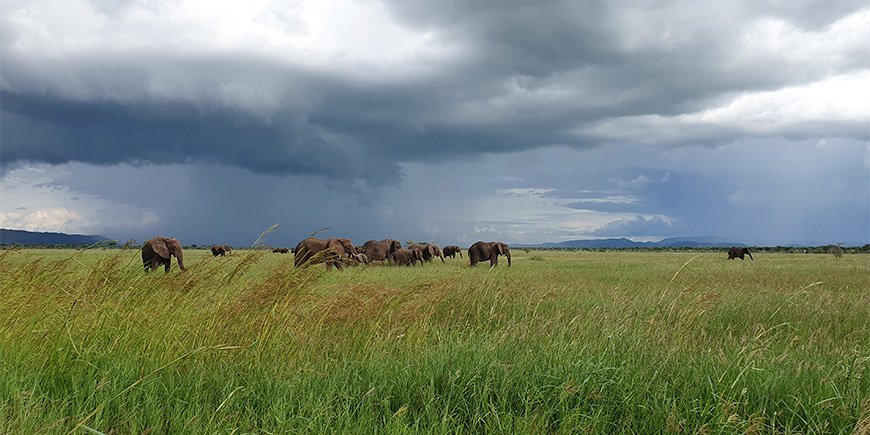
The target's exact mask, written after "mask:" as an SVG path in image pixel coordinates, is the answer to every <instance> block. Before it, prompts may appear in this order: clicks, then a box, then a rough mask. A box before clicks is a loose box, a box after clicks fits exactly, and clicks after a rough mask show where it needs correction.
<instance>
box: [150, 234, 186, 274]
mask: <svg viewBox="0 0 870 435" xmlns="http://www.w3.org/2000/svg"><path fill="white" fill-rule="evenodd" d="M173 255H174V256H175V259H176V260H178V268H179V269H181V270H184V254H183V253H182V252H181V242H179V241H178V239H173V238H171V237H154V238H152V239H151V240H149V241H147V242H145V245H143V246H142V266H144V267H145V272H148V271H150V270H154V269H157V268H158V267H160V265H161V264H162V265H163V271H164V272H165V273H169V265H170V260H171V259H172V256H173Z"/></svg>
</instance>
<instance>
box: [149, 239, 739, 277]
mask: <svg viewBox="0 0 870 435" xmlns="http://www.w3.org/2000/svg"><path fill="white" fill-rule="evenodd" d="M231 251H232V248H231V247H229V246H225V245H213V246H212V247H211V253H212V255H213V256H215V257H217V256H224V255H226V254H228V253H230V252H231ZM467 251H468V261H469V263H470V264H471V266H476V265H477V263H480V262H481V261H486V260H489V265H490V267H495V266H497V265H498V257H499V256H501V255H504V256H505V257H507V262H508V266H510V265H511V251H510V248H508V245H506V244H504V243H502V242H476V243H474V244H473V245H471V246H469V247H468V250H467ZM272 252H276V253H282V254H287V253H290V252H293V253H294V254H295V258H294V261H293V264H294V266H296V267H304V266H308V265H312V264H320V263H324V264H326V267H327V268H332V267H335V268H337V269H342V268H344V267H345V266H357V265H361V264H370V263H381V264H386V263H389V264H393V265H396V266H413V265H416V264H417V262H420V265H421V266H422V265H423V263H424V262H426V261H432V259H433V258H436V257H437V258H440V259H441V262H442V263H443V262H445V260H444V257H450V258H456V254H459V257H460V258H462V249H461V248H460V247H459V246H455V245H451V246H445V247H444V249H443V250H442V249H441V248H439V247H438V245H436V244H434V243H413V244H410V245H409V246H408V247H404V248H403V247H402V243H401V242H399V241H398V240H394V239H384V240H380V241H378V240H369V241H367V242H365V243H364V244H363V245H362V246H356V245H354V244H353V242H351V241H350V239H345V238H330V239H317V238H314V237H309V238H307V239H305V240H302V241H301V242H299V244H297V245H296V247H295V248H293V249H292V250H289V249H287V248H275V249H272ZM744 255H749V259H750V260H752V259H753V258H752V253H750V252H749V249H748V248H738V247H733V248H731V249H729V250H728V259H729V260H732V259H735V258H740V259H741V260H743V258H744ZM172 256H175V258H176V259H177V261H178V267H179V268H180V269H181V270H184V254H183V252H182V250H181V242H179V241H178V239H174V238H170V237H154V238H152V239H151V240H148V241H147V242H145V245H143V246H142V265H143V266H144V268H145V271H146V272H148V271H149V270H154V269H157V268H158V267H160V266H161V265H162V266H163V268H164V271H165V272H166V273H168V272H169V265H170V260H171V258H172Z"/></svg>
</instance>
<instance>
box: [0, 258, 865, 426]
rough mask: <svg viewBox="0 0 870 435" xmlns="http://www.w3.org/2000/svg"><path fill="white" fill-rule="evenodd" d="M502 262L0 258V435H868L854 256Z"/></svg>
mask: <svg viewBox="0 0 870 435" xmlns="http://www.w3.org/2000/svg"><path fill="white" fill-rule="evenodd" d="M513 257H514V258H513V263H514V264H513V266H512V267H510V268H507V267H505V266H506V261H500V265H499V267H498V268H496V269H492V270H490V269H489V268H488V267H486V265H483V266H482V267H477V268H473V269H472V268H470V267H468V265H467V259H458V258H457V259H455V260H450V259H448V260H447V264H441V263H440V261H439V262H435V263H430V264H427V265H425V266H424V267H419V266H418V267H415V268H409V267H377V266H372V267H363V268H351V269H347V270H344V271H330V272H327V271H325V270H324V268H322V267H316V268H311V269H306V270H302V271H300V270H297V269H294V268H293V267H292V255H280V254H272V253H262V252H252V251H235V252H234V253H233V255H231V256H228V257H217V258H213V257H211V254H210V253H208V252H207V251H190V250H188V251H187V252H186V255H185V263H186V264H187V265H188V270H187V271H185V272H180V271H179V270H178V267H177V265H176V264H173V269H172V272H171V273H170V274H169V275H164V274H163V273H162V271H158V273H150V274H147V275H146V274H144V273H142V268H141V262H140V260H139V258H138V252H136V251H118V250H116V251H111V250H109V251H103V250H92V251H85V252H76V251H72V250H21V251H3V252H0V296H2V302H0V433H65V432H74V433H86V429H85V428H90V429H91V430H93V431H98V432H103V433H110V432H114V433H139V432H152V433H154V432H156V433H165V432H171V433H216V432H221V433H229V432H233V431H238V432H262V433H288V432H289V433H297V432H330V433H332V432H350V433H373V432H377V433H383V432H434V433H442V432H502V433H515V432H520V433H541V432H555V433H578V432H592V433H601V432H608V433H614V432H616V433H619V432H628V433H660V432H690V433H697V432H703V433H716V432H717V433H734V432H750V433H769V432H781V433H796V432H801V433H850V432H855V433H868V431H870V380H868V375H870V372H868V370H867V366H868V361H870V320H868V319H870V257H868V256H866V255H855V254H847V255H844V256H843V257H842V258H839V259H837V258H834V257H833V256H831V255H801V254H758V255H756V258H757V259H756V260H755V261H749V260H746V261H742V262H741V261H739V260H737V261H727V260H726V259H725V257H726V255H725V254H724V253H717V254H711V253H704V254H693V253H666V252H656V253H619V252H594V253H592V252H582V253H578V252H574V253H570V252H546V251H531V252H529V253H523V252H521V251H518V252H514V256H513ZM502 263H504V264H502Z"/></svg>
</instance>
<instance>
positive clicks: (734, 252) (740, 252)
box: [728, 246, 755, 261]
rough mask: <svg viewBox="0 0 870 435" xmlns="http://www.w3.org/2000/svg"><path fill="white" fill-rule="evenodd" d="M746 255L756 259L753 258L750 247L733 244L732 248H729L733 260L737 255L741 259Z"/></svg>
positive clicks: (729, 254) (730, 257)
mask: <svg viewBox="0 0 870 435" xmlns="http://www.w3.org/2000/svg"><path fill="white" fill-rule="evenodd" d="M744 255H748V256H749V259H750V260H753V261H754V260H755V259H754V258H752V253H751V252H749V248H738V247H736V246H733V247H732V248H731V249H729V250H728V259H729V260H733V259H735V258H737V257H740V259H741V260H742V259H743V256H744Z"/></svg>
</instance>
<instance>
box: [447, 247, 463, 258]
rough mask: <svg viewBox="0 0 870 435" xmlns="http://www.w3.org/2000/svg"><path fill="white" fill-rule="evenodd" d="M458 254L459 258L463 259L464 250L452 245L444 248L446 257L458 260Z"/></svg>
mask: <svg viewBox="0 0 870 435" xmlns="http://www.w3.org/2000/svg"><path fill="white" fill-rule="evenodd" d="M456 254H459V258H462V248H460V247H459V246H456V245H450V246H445V247H444V256H445V257H450V258H456Z"/></svg>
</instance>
